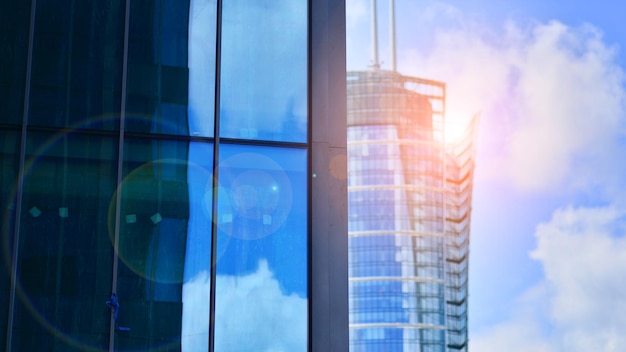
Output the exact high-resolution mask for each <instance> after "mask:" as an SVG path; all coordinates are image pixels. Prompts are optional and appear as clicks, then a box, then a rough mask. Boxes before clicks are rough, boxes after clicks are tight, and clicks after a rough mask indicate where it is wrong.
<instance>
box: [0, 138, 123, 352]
mask: <svg viewBox="0 0 626 352" xmlns="http://www.w3.org/2000/svg"><path fill="white" fill-rule="evenodd" d="M26 152H27V163H26V166H25V172H24V175H25V179H24V195H23V205H22V212H21V220H20V221H21V225H20V226H21V227H20V229H21V234H20V242H19V246H20V247H19V256H18V259H19V261H18V280H19V281H18V287H17V289H18V290H17V292H16V296H17V298H16V311H15V314H14V325H13V346H12V349H13V350H14V351H42V350H46V351H75V350H82V349H85V348H86V347H87V348H97V349H104V348H107V346H108V342H109V324H110V316H111V314H110V311H109V310H108V309H106V306H105V301H106V299H107V297H109V295H110V293H111V268H112V262H113V261H112V257H113V250H112V248H113V247H112V245H111V237H110V234H111V232H110V227H108V226H107V220H108V215H109V214H110V211H114V209H113V208H114V205H115V199H114V198H113V196H114V193H115V184H116V179H117V167H116V165H117V163H116V161H115V160H116V159H117V139H115V138H109V137H101V136H94V135H89V136H86V135H62V136H59V135H52V134H48V133H36V132H31V133H30V134H29V136H28V139H27V149H26Z"/></svg>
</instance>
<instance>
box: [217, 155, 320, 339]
mask: <svg viewBox="0 0 626 352" xmlns="http://www.w3.org/2000/svg"><path fill="white" fill-rule="evenodd" d="M306 161H307V151H306V150H303V149H286V148H274V147H258V146H256V147H251V146H241V145H225V144H222V146H221V147H220V166H219V179H220V182H219V192H218V219H216V220H217V222H218V228H219V232H218V242H217V245H218V247H217V250H216V252H217V255H218V257H217V278H216V280H217V281H216V285H217V286H216V288H215V289H216V303H215V304H216V313H215V323H216V325H215V336H216V340H215V350H216V351H252V350H258V351H267V350H280V351H282V350H284V351H306V350H307V317H308V309H307V305H308V303H307V265H308V264H307V263H308V260H307V233H308V232H307V228H308V223H307V166H306V165H307V162H306Z"/></svg>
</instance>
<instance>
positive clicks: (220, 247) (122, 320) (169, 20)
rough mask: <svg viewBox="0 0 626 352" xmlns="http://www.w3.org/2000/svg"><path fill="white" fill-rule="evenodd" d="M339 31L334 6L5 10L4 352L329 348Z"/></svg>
mask: <svg viewBox="0 0 626 352" xmlns="http://www.w3.org/2000/svg"><path fill="white" fill-rule="evenodd" d="M344 38H345V13H344V4H343V2H342V1H330V0H329V1H326V0H322V1H317V0H316V1H307V0H302V1H293V0H261V1H259V0H228V1H227V0H224V1H221V0H159V1H156V0H93V1H81V0H46V1H43V0H39V1H37V0H20V1H4V2H2V3H1V4H0V156H1V158H0V206H1V209H2V210H1V212H0V214H1V215H0V216H1V217H0V218H1V221H2V223H1V225H2V226H1V229H2V233H1V234H2V261H0V302H1V303H0V346H2V347H0V348H6V350H13V351H125V350H133V351H142V350H158V351H181V350H182V351H251V350H257V351H270V350H271V351H289V352H291V351H320V352H321V351H324V352H326V351H345V349H346V348H347V345H348V314H347V312H348V307H347V286H348V283H347V223H346V208H347V204H346V202H347V201H346V199H347V197H346V193H345V192H346V177H345V174H346V166H345V165H346V164H345V161H346V135H345V119H344V116H345V84H344V82H345V50H344V48H345V42H344V40H345V39H344ZM330 312H333V315H332V317H331V315H330ZM331 331H332V334H331Z"/></svg>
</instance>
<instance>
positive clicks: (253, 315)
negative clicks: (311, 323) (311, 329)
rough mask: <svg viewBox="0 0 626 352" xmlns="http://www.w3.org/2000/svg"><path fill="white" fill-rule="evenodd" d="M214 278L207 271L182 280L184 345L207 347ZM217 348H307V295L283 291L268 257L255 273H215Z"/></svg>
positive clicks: (291, 351)
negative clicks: (207, 307)
mask: <svg viewBox="0 0 626 352" xmlns="http://www.w3.org/2000/svg"><path fill="white" fill-rule="evenodd" d="M209 287H210V279H209V274H208V272H206V271H203V272H201V273H199V274H198V275H197V276H195V277H194V278H193V279H191V280H189V281H188V282H186V283H185V284H184V285H183V326H182V350H183V351H198V350H205V349H206V346H207V341H208V334H207V331H208V324H209V315H208V311H204V310H198V309H196V307H203V306H205V302H206V299H207V297H208V296H209ZM216 287H217V291H216V297H217V298H218V302H216V316H220V317H222V319H220V320H219V321H217V322H216V326H215V334H216V341H215V350H216V351H268V352H269V351H272V352H281V351H284V352H297V351H306V350H307V324H308V323H307V322H308V317H307V311H308V303H307V299H306V298H302V297H299V296H297V295H295V294H290V295H286V294H284V293H283V292H282V291H281V288H280V284H279V282H278V280H276V278H275V277H274V275H273V273H272V272H271V270H270V269H269V266H268V263H267V261H265V260H261V261H259V265H258V268H257V270H256V271H255V272H254V273H251V274H248V275H244V276H229V275H218V276H217V278H216Z"/></svg>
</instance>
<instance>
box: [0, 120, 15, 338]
mask: <svg viewBox="0 0 626 352" xmlns="http://www.w3.org/2000/svg"><path fill="white" fill-rule="evenodd" d="M19 141H20V137H19V133H18V132H17V131H6V130H0V206H1V207H2V208H1V209H2V212H1V214H2V215H1V216H2V222H1V224H2V261H0V302H5V303H3V304H0V346H5V344H6V340H5V337H6V329H7V326H6V323H7V314H8V309H9V305H8V302H9V292H10V277H9V275H8V273H9V271H8V267H10V266H11V265H10V264H9V263H11V258H12V257H13V235H14V231H15V226H14V224H15V196H16V191H17V175H18V167H19V166H18V165H19V155H20V149H19V147H20V143H19Z"/></svg>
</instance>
